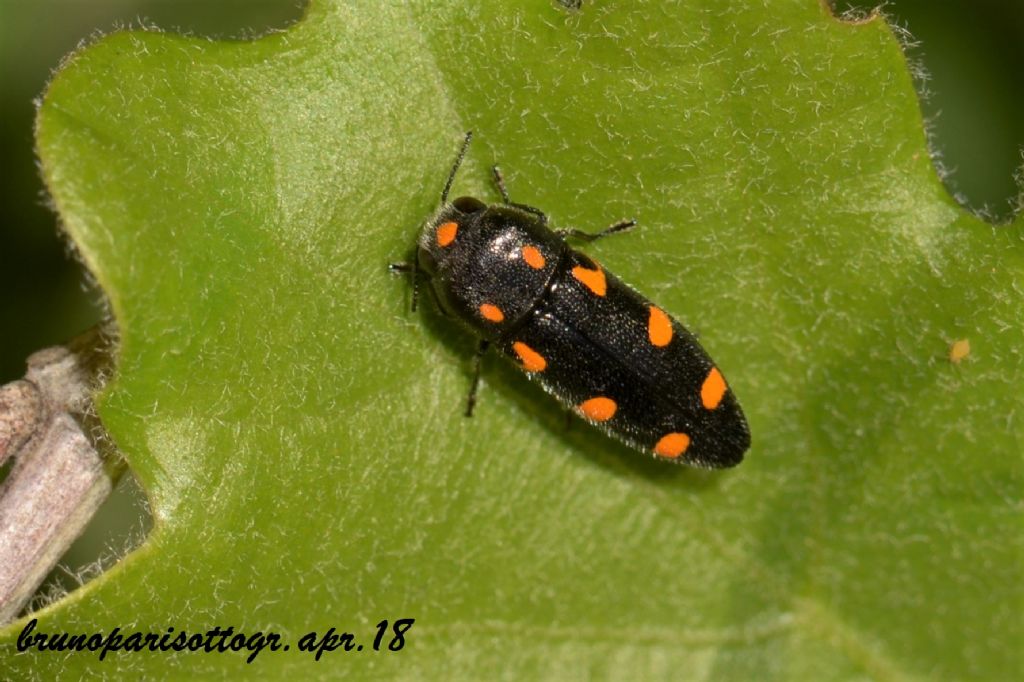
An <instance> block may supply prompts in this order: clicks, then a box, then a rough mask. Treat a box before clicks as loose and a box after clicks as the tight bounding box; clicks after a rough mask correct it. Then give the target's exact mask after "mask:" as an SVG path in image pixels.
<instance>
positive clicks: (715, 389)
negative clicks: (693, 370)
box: [700, 367, 725, 410]
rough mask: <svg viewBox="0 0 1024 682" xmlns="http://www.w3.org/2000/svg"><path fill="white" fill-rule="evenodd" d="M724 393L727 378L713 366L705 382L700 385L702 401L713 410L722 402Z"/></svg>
mask: <svg viewBox="0 0 1024 682" xmlns="http://www.w3.org/2000/svg"><path fill="white" fill-rule="evenodd" d="M724 395H725V379H724V378H723V377H722V373H721V372H719V371H718V368H717V367H712V368H711V371H710V372H708V376H707V378H706V379H704V384H703V385H702V386H701V387H700V401H701V402H702V403H704V407H706V408H707V409H709V410H713V409H715V408H716V407H718V404H719V403H720V402H722V396H724Z"/></svg>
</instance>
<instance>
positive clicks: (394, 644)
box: [17, 618, 416, 663]
mask: <svg viewBox="0 0 1024 682" xmlns="http://www.w3.org/2000/svg"><path fill="white" fill-rule="evenodd" d="M415 622H416V619H415V618H399V619H397V620H394V621H389V620H382V621H380V622H379V623H377V626H376V631H375V632H374V633H373V642H372V644H367V646H366V647H365V648H366V649H368V650H371V651H401V650H402V648H403V647H404V646H405V643H406V642H405V635H406V633H407V632H408V631H409V628H411V627H412V625H413V623H415ZM37 624H38V621H37V619H35V618H33V619H32V620H30V621H29V622H28V623H27V624H26V625H25V627H24V628H22V630H21V634H19V635H18V645H17V646H18V651H20V652H27V651H42V652H47V651H52V652H61V651H90V652H98V654H99V660H101V661H102V660H103V659H104V658H105V657H106V655H107V654H108V653H111V652H117V651H125V652H130V653H137V652H140V651H160V652H171V651H194V652H203V653H218V654H223V653H229V652H242V651H247V652H249V655H248V657H247V658H246V659H245V661H246V663H252V662H253V661H254V660H256V657H257V656H258V655H259V654H260V652H262V651H263V650H264V649H269V650H270V651H289V650H290V649H291V645H290V644H288V643H287V642H285V641H283V638H282V637H281V635H280V634H278V633H276V632H270V631H268V632H256V633H255V634H252V635H246V634H244V633H241V632H235V628H234V627H227V628H222V627H220V626H215V627H213V628H211V629H209V630H207V631H206V632H205V633H202V632H195V633H189V632H188V631H185V630H176V629H175V628H173V627H168V628H167V630H166V631H165V632H162V633H161V632H142V631H133V632H122V630H121V628H119V627H115V628H113V629H112V630H110V631H109V632H106V633H99V632H94V633H74V634H72V633H68V632H57V633H45V632H37V631H36V625H37ZM296 647H297V648H298V650H299V651H302V652H305V653H309V654H313V657H314V658H315V659H316V660H318V661H319V660H320V658H321V657H322V656H323V655H324V654H325V653H330V652H332V651H337V650H339V649H340V650H341V651H343V652H349V651H357V652H358V651H363V650H364V646H363V644H360V643H359V641H357V638H356V635H355V634H353V633H351V632H339V631H338V630H337V629H336V628H333V627H332V628H329V629H328V630H327V631H326V632H324V633H323V634H321V633H319V632H317V631H315V630H314V631H312V632H307V633H306V634H304V635H302V636H301V637H300V638H299V640H298V642H296Z"/></svg>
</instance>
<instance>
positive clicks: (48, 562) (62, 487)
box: [0, 329, 123, 624]
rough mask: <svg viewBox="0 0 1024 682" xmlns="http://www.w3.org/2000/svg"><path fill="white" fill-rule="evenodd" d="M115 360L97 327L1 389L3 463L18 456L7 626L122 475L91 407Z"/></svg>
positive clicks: (3, 519)
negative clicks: (104, 444) (100, 445)
mask: <svg viewBox="0 0 1024 682" xmlns="http://www.w3.org/2000/svg"><path fill="white" fill-rule="evenodd" d="M109 358H110V343H109V339H108V337H107V336H106V335H104V333H103V332H102V330H100V329H93V330H90V331H89V332H87V333H85V334H83V335H82V336H80V337H78V338H77V339H75V340H74V341H72V342H71V343H69V344H68V345H67V346H66V347H65V346H57V347H53V348H47V349H45V350H42V351H39V352H38V353H35V354H33V355H32V356H31V357H29V359H28V371H27V372H26V374H25V378H24V379H23V380H19V381H14V382H12V383H9V384H7V385H5V386H3V387H0V463H3V462H4V461H5V460H6V459H8V458H9V457H14V464H13V466H12V467H11V470H10V473H9V475H8V476H7V479H6V480H5V481H4V482H3V485H2V486H0V624H2V623H6V622H8V621H10V620H12V619H13V618H14V617H15V616H16V615H17V614H18V612H19V611H20V610H21V609H22V608H23V607H24V605H25V604H26V603H27V602H28V600H29V599H31V597H32V595H33V594H34V593H35V591H36V589H37V588H38V587H39V585H40V584H41V583H42V581H43V579H44V578H45V577H46V575H47V574H48V573H49V572H50V570H51V569H52V568H53V567H54V566H55V565H56V563H57V561H58V560H59V559H60V557H61V556H62V555H63V554H64V552H65V551H66V550H67V548H68V547H69V546H70V545H71V543H72V542H73V541H74V540H75V539H76V538H77V537H78V536H79V535H80V534H81V532H82V531H83V530H84V529H85V526H86V525H87V524H88V522H89V520H90V519H91V518H92V517H93V515H94V514H95V513H96V510H97V509H98V508H99V506H100V505H101V504H102V503H103V501H104V500H105V499H106V498H107V496H108V495H109V494H110V491H111V489H112V488H113V484H114V481H115V479H116V477H117V476H118V475H119V474H120V472H121V471H123V463H122V462H121V460H120V458H119V457H116V456H113V457H106V458H104V457H103V456H102V455H101V454H100V452H99V451H98V449H97V440H98V439H102V438H103V436H102V433H103V431H102V427H101V426H100V425H99V421H98V419H97V418H96V416H95V412H94V411H93V409H92V395H93V393H94V392H95V390H96V389H97V388H98V387H99V385H100V384H101V383H102V382H103V380H104V378H105V377H106V374H107V371H108V367H109ZM104 440H105V439H104ZM103 449H104V451H108V450H109V448H107V447H105V448H103Z"/></svg>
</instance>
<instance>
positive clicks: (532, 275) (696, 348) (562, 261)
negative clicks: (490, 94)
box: [390, 132, 750, 468]
mask: <svg viewBox="0 0 1024 682" xmlns="http://www.w3.org/2000/svg"><path fill="white" fill-rule="evenodd" d="M472 137H473V134H472V132H468V133H466V136H465V138H464V140H463V143H462V147H461V149H460V150H459V153H458V156H457V157H456V159H455V163H454V164H453V165H452V168H451V171H450V172H449V174H448V179H447V181H446V182H445V184H444V188H443V190H442V192H441V206H440V208H439V209H438V210H437V211H436V212H435V213H434V215H433V216H432V217H431V218H430V219H429V220H428V221H427V222H426V224H425V225H424V226H423V228H422V231H421V232H420V236H419V240H418V247H417V250H416V257H415V259H414V260H413V261H411V262H410V263H392V264H391V266H390V268H391V269H392V271H395V272H405V273H409V274H411V276H412V280H413V296H412V308H413V310H415V309H416V302H417V300H418V297H419V281H420V278H421V277H422V278H425V279H426V281H427V284H428V285H429V288H430V292H431V293H432V295H433V298H434V300H435V302H436V303H437V305H438V307H439V308H440V309H441V312H442V313H443V314H445V315H446V316H449V317H454V318H455V319H457V320H459V321H460V322H462V323H463V324H464V325H465V326H466V327H468V329H469V330H470V331H471V332H473V334H474V335H475V336H476V337H477V338H478V340H479V342H478V348H477V353H476V355H475V357H474V359H473V379H472V384H471V386H470V391H469V396H468V397H467V400H466V416H471V415H472V413H473V407H474V405H475V402H476V393H477V387H478V384H479V380H480V360H481V358H482V356H483V355H484V354H485V353H486V352H487V350H488V348H489V347H490V346H492V345H493V346H495V347H496V348H498V350H500V351H501V353H502V354H504V355H505V356H507V357H508V358H510V359H511V360H512V361H513V362H515V363H516V364H518V365H519V367H520V368H521V369H522V370H523V371H524V372H526V373H527V374H528V376H529V377H530V378H531V379H533V380H535V381H537V382H539V383H540V385H541V386H542V387H543V388H544V389H545V390H546V391H547V392H548V393H550V394H551V395H553V396H554V397H555V398H557V399H558V400H559V401H560V402H561V403H563V404H564V405H566V406H568V407H570V408H571V409H573V410H574V411H575V412H576V413H577V414H579V415H580V416H581V417H583V418H584V419H585V420H586V421H589V422H591V423H593V424H596V425H598V426H599V427H601V428H603V429H604V430H605V431H606V432H607V433H608V434H610V435H612V436H614V437H616V438H618V439H620V440H622V441H623V442H625V443H627V444H628V445H631V446H632V447H634V448H636V449H638V450H641V451H644V452H648V453H651V454H653V455H654V456H655V457H657V458H659V459H663V460H669V461H673V462H685V463H687V464H690V465H693V466H699V467H708V468H721V467H730V466H735V465H736V464H738V463H739V462H740V461H741V460H742V459H743V454H744V453H745V452H746V450H747V449H748V448H749V447H750V430H749V428H748V426H747V422H746V419H745V418H744V416H743V412H742V410H741V409H740V406H739V403H738V402H737V400H736V397H735V396H734V394H733V392H732V389H731V388H729V385H728V384H727V383H726V381H725V377H724V376H723V374H722V372H721V371H720V370H719V369H718V367H717V366H716V365H715V364H714V363H713V362H712V360H711V358H710V357H708V354H707V353H706V352H705V351H704V349H703V348H702V347H701V346H700V344H699V343H698V342H697V340H696V339H695V338H694V336H693V335H692V334H691V333H690V332H688V331H687V330H686V329H685V328H684V327H683V326H682V325H681V324H679V323H678V322H677V321H676V320H675V319H673V318H672V317H671V316H670V315H669V314H668V313H667V312H666V311H665V310H664V309H663V308H661V307H659V306H657V305H655V304H654V303H652V302H651V301H649V300H647V299H646V298H644V297H643V296H641V295H640V294H639V293H637V292H636V291H634V290H633V289H632V288H631V287H629V286H628V285H626V284H625V283H623V282H622V281H620V280H619V279H618V278H617V277H615V276H614V275H613V274H611V273H610V272H608V271H607V270H605V269H604V268H603V267H602V266H601V265H600V264H598V263H597V262H596V261H594V260H593V259H592V258H590V257H588V256H587V255H585V254H584V253H582V252H580V251H577V250H576V249H574V248H572V247H571V246H570V245H569V243H568V241H567V240H568V239H579V240H583V241H588V242H591V241H594V240H596V239H601V238H603V237H606V236H609V235H612V234H616V233H618V232H622V231H624V230H627V229H629V228H631V227H633V226H634V225H635V224H636V222H635V221H633V220H625V221H621V222H618V223H615V224H614V225H612V226H610V227H608V228H606V229H604V230H602V231H600V232H597V233H588V232H583V231H581V230H576V229H560V230H552V229H550V228H549V226H548V219H547V216H546V215H545V213H544V212H543V211H541V210H540V209H538V208H534V207H532V206H528V205H525V204H519V203H515V202H513V201H512V200H511V199H510V198H509V194H508V190H507V189H506V187H505V182H504V178H503V177H502V174H501V172H500V170H499V169H498V166H494V167H493V169H492V170H493V174H494V180H495V184H496V185H497V188H498V191H499V192H500V194H501V197H502V200H503V202H502V203H500V204H490V205H488V204H486V203H484V202H482V201H480V200H479V199H476V198H474V197H468V196H461V197H458V198H457V199H455V200H453V201H451V202H449V201H448V194H449V192H450V191H451V187H452V183H453V182H454V181H455V175H456V173H457V172H458V170H459V167H460V166H461V164H462V161H463V159H464V158H465V156H466V151H467V149H468V147H469V143H470V141H471V140H472Z"/></svg>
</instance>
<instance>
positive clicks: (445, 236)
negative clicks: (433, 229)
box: [437, 223, 459, 246]
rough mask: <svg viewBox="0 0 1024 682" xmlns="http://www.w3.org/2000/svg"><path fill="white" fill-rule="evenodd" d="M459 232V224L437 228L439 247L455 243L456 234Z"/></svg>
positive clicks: (444, 224)
mask: <svg viewBox="0 0 1024 682" xmlns="http://www.w3.org/2000/svg"><path fill="white" fill-rule="evenodd" d="M458 231H459V226H458V224H457V223H442V224H441V226H440V227H439V228H437V245H438V246H448V245H449V244H451V243H452V242H453V241H455V234H456V233H457V232H458Z"/></svg>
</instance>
